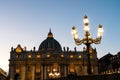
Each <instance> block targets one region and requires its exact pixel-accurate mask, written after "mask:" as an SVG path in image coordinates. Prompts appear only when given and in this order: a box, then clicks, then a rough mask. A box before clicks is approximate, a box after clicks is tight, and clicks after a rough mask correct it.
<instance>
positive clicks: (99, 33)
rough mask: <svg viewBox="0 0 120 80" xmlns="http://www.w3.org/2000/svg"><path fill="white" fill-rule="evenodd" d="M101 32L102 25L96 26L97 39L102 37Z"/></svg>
mask: <svg viewBox="0 0 120 80" xmlns="http://www.w3.org/2000/svg"><path fill="white" fill-rule="evenodd" d="M103 31H104V30H103V27H102V25H99V26H98V35H97V36H98V37H102V35H103Z"/></svg>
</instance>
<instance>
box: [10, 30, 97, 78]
mask: <svg viewBox="0 0 120 80" xmlns="http://www.w3.org/2000/svg"><path fill="white" fill-rule="evenodd" d="M90 60H91V61H90V62H91V69H92V74H98V63H97V61H98V59H97V52H96V49H93V48H92V47H91V48H90ZM87 61H88V59H87V53H86V48H83V50H82V51H77V50H76V48H74V50H73V51H71V50H69V48H68V47H67V48H65V47H64V48H63V49H62V47H61V45H60V43H59V42H58V41H57V40H56V39H54V37H53V34H52V32H51V30H50V31H49V33H48V35H47V38H46V39H45V40H44V41H42V42H41V44H40V46H39V48H38V49H36V48H35V47H33V50H27V49H26V47H22V46H21V45H20V44H19V45H18V46H17V47H16V48H13V47H12V48H11V52H10V59H9V74H8V75H9V80H45V79H50V78H59V77H65V76H67V75H70V74H76V75H78V76H81V75H87Z"/></svg>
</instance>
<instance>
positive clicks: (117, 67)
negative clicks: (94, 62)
mask: <svg viewBox="0 0 120 80" xmlns="http://www.w3.org/2000/svg"><path fill="white" fill-rule="evenodd" d="M98 63H99V73H100V74H115V73H120V52H118V53H117V54H116V55H112V54H110V53H108V54H107V55H105V56H103V57H102V58H100V59H99V60H98Z"/></svg>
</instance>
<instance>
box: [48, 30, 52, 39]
mask: <svg viewBox="0 0 120 80" xmlns="http://www.w3.org/2000/svg"><path fill="white" fill-rule="evenodd" d="M48 38H53V34H52V32H51V28H50V30H49V33H48Z"/></svg>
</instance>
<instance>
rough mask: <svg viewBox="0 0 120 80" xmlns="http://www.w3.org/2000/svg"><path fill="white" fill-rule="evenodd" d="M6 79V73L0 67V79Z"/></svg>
mask: <svg viewBox="0 0 120 80" xmlns="http://www.w3.org/2000/svg"><path fill="white" fill-rule="evenodd" d="M6 79H7V73H6V72H5V71H4V70H2V69H1V68H0V80H6Z"/></svg>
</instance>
